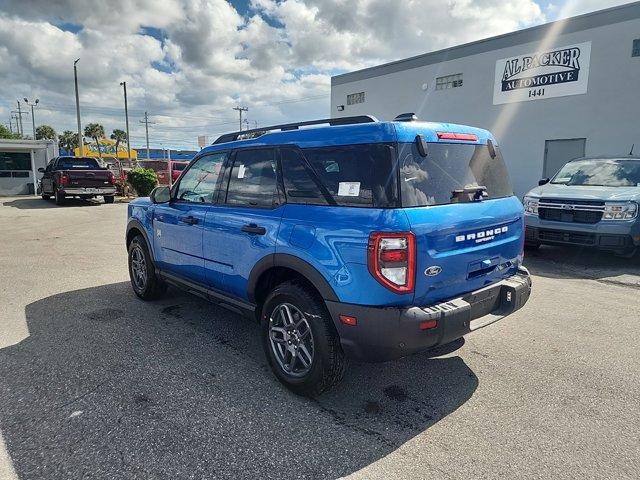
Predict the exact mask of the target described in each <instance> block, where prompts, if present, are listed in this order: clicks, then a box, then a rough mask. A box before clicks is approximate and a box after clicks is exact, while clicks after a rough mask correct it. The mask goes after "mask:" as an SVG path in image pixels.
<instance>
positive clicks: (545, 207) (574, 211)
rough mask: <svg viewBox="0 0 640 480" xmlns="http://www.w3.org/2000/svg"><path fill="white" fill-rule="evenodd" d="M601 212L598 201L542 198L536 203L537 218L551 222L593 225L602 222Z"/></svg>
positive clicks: (602, 208)
mask: <svg viewBox="0 0 640 480" xmlns="http://www.w3.org/2000/svg"><path fill="white" fill-rule="evenodd" d="M603 212H604V202H600V201H590V200H561V199H555V198H553V199H549V198H542V199H540V202H539V203H538V216H539V217H540V218H541V219H542V220H550V221H553V222H568V223H586V224H594V223H598V222H599V221H600V220H602V214H603Z"/></svg>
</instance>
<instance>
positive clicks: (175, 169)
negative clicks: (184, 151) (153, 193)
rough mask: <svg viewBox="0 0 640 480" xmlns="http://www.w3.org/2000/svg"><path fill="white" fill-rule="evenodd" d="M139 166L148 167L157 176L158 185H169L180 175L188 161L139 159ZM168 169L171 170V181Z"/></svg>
mask: <svg viewBox="0 0 640 480" xmlns="http://www.w3.org/2000/svg"><path fill="white" fill-rule="evenodd" d="M138 163H139V164H140V166H141V167H144V168H150V169H151V170H153V171H154V172H156V175H157V177H158V185H169V184H170V183H173V182H175V181H176V180H178V178H179V177H180V174H181V173H182V171H183V170H184V169H185V168H186V167H187V165H189V162H185V161H175V160H140V161H139V162H138ZM169 171H171V182H169Z"/></svg>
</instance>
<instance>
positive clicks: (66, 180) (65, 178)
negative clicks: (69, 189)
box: [60, 173, 69, 187]
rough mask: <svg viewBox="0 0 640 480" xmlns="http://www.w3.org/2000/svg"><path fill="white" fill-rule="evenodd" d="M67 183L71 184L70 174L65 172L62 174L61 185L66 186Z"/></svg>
mask: <svg viewBox="0 0 640 480" xmlns="http://www.w3.org/2000/svg"><path fill="white" fill-rule="evenodd" d="M67 185H69V175H67V174H66V173H63V174H62V175H60V186H62V187H66V186H67Z"/></svg>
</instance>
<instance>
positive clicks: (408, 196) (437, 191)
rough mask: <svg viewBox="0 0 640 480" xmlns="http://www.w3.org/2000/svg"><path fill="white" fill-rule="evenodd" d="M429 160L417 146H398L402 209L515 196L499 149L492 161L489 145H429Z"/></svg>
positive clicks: (403, 144)
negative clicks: (421, 153) (419, 151)
mask: <svg viewBox="0 0 640 480" xmlns="http://www.w3.org/2000/svg"><path fill="white" fill-rule="evenodd" d="M427 146H428V148H427V156H426V157H422V156H421V155H420V153H418V149H417V146H416V143H415V142H412V143H402V144H400V145H399V154H398V163H399V168H400V192H401V199H402V206H404V207H423V206H427V205H443V204H447V203H460V202H467V201H477V200H482V199H488V198H489V199H490V198H501V197H508V196H511V195H513V190H512V188H511V182H510V180H509V174H508V172H507V168H506V166H505V164H504V160H503V158H502V155H501V153H500V150H499V149H498V147H495V157H493V158H492V156H491V154H490V152H489V147H488V146H487V145H475V144H464V143H455V144H454V143H429V144H427Z"/></svg>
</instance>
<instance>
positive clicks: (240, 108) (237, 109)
mask: <svg viewBox="0 0 640 480" xmlns="http://www.w3.org/2000/svg"><path fill="white" fill-rule="evenodd" d="M233 109H234V110H236V111H237V112H238V113H239V114H240V131H242V112H248V111H249V109H248V108H247V107H233Z"/></svg>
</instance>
